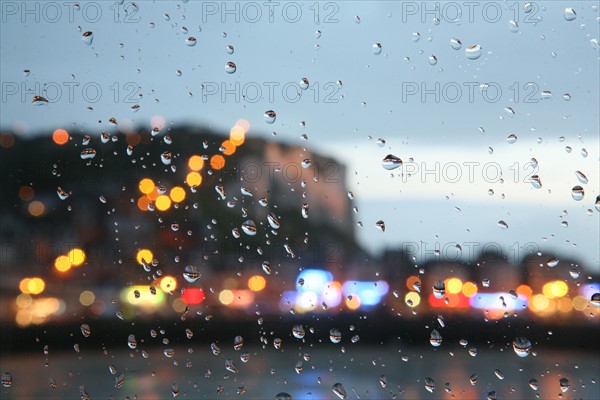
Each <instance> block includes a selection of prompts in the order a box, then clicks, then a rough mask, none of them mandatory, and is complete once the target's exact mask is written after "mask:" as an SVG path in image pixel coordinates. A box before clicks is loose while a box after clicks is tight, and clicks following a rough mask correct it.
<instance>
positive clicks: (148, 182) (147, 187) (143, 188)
mask: <svg viewBox="0 0 600 400" xmlns="http://www.w3.org/2000/svg"><path fill="white" fill-rule="evenodd" d="M139 189H140V192H142V193H144V194H148V193H152V191H153V190H154V181H153V180H152V179H149V178H144V179H142V180H141V181H140V185H139Z"/></svg>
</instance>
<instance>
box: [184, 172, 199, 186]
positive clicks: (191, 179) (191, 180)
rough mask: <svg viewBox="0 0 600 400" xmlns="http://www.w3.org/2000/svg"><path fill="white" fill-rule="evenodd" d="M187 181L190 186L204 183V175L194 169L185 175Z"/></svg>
mask: <svg viewBox="0 0 600 400" xmlns="http://www.w3.org/2000/svg"><path fill="white" fill-rule="evenodd" d="M185 183H187V185H188V186H200V184H201V183H202V176H201V175H200V174H199V173H198V172H195V171H192V172H190V173H189V174H187V176H186V177H185Z"/></svg>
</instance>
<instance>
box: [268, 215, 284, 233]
mask: <svg viewBox="0 0 600 400" xmlns="http://www.w3.org/2000/svg"><path fill="white" fill-rule="evenodd" d="M267 221H269V225H271V228H273V229H279V227H280V226H281V225H280V224H279V219H277V216H276V215H275V214H274V213H272V212H270V213H269V214H268V215H267Z"/></svg>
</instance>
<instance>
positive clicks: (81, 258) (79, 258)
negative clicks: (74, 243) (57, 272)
mask: <svg viewBox="0 0 600 400" xmlns="http://www.w3.org/2000/svg"><path fill="white" fill-rule="evenodd" d="M67 256H68V258H69V261H70V262H71V264H72V265H73V266H74V267H78V266H80V265H81V264H83V263H84V262H85V252H84V251H83V250H81V249H72V250H71V251H69V253H68V254H67Z"/></svg>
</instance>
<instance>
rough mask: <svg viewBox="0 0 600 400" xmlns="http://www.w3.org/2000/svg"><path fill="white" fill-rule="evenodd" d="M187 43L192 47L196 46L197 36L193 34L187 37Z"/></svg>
mask: <svg viewBox="0 0 600 400" xmlns="http://www.w3.org/2000/svg"><path fill="white" fill-rule="evenodd" d="M185 44H186V45H188V46H190V47H193V46H195V45H196V38H195V37H193V36H190V37H188V38H187V39H185Z"/></svg>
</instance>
